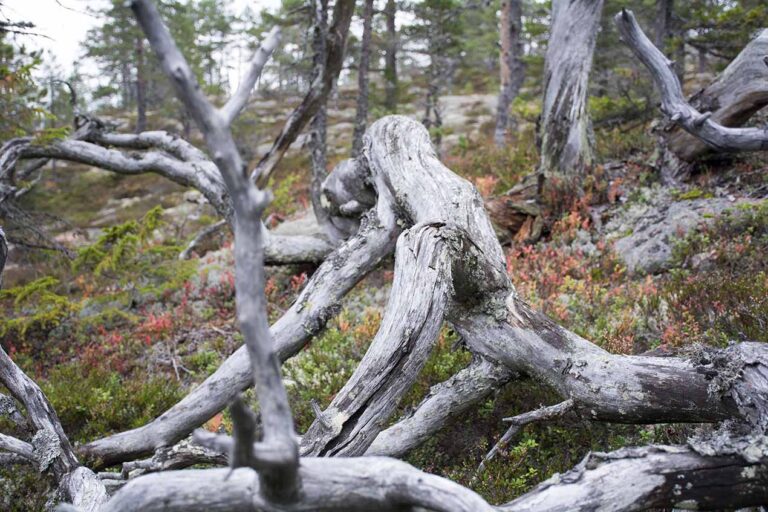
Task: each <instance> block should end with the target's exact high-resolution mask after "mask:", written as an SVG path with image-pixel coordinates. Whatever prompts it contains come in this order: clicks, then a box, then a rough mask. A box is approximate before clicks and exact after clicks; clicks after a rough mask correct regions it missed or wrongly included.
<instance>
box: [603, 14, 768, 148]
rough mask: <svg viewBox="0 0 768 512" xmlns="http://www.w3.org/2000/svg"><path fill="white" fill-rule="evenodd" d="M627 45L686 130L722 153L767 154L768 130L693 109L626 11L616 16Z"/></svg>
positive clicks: (667, 111)
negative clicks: (722, 121) (731, 122)
mask: <svg viewBox="0 0 768 512" xmlns="http://www.w3.org/2000/svg"><path fill="white" fill-rule="evenodd" d="M615 21H616V25H617V26H618V28H619V32H620V33H621V35H622V38H623V39H624V42H625V43H626V44H627V45H628V46H629V47H630V48H631V49H632V52H633V53H634V54H635V55H636V56H637V58H638V59H640V61H641V62H642V63H643V64H644V65H645V67H647V68H648V71H650V73H651V76H652V77H653V80H654V82H655V84H656V87H657V89H658V90H659V93H660V94H661V110H662V111H663V112H664V113H665V114H667V115H668V116H669V117H670V119H672V121H674V122H675V123H677V124H678V125H680V126H681V127H682V128H683V129H684V130H685V131H687V132H688V133H690V134H691V135H694V136H695V137H698V138H699V139H701V140H702V141H704V142H706V143H707V144H708V145H709V146H711V147H712V148H714V149H716V150H718V151H764V150H766V149H768V129H766V128H728V127H725V126H723V125H721V124H719V123H717V122H715V121H713V120H712V119H710V116H711V114H702V113H701V112H699V111H698V110H696V109H695V108H693V107H692V106H691V105H690V104H689V103H688V102H687V101H686V100H685V96H684V95H683V89H682V87H681V86H680V81H679V80H678V79H677V76H676V75H675V73H674V72H673V70H672V61H670V60H669V59H667V58H666V57H665V56H664V54H662V53H661V52H660V51H659V50H658V48H656V47H655V46H654V45H653V43H651V41H650V40H649V39H648V37H647V36H646V35H645V33H644V32H643V30H642V29H641V28H640V25H639V24H638V23H637V20H636V19H635V15H634V14H633V13H632V11H628V10H622V11H621V12H620V13H618V14H617V15H616V17H615Z"/></svg>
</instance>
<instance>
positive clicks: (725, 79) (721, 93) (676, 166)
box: [657, 29, 768, 182]
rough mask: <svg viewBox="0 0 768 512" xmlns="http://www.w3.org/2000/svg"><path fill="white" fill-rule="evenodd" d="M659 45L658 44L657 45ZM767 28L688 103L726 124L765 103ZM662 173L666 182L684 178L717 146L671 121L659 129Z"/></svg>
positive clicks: (735, 122)
mask: <svg viewBox="0 0 768 512" xmlns="http://www.w3.org/2000/svg"><path fill="white" fill-rule="evenodd" d="M657 46H658V45H657ZM766 55H768V29H763V30H762V31H760V32H759V33H758V34H757V36H756V37H755V38H754V39H753V40H752V41H751V42H750V43H749V44H748V45H747V46H746V47H745V48H744V49H743V50H742V51H741V53H739V55H738V56H737V57H736V58H735V59H734V60H733V61H732V62H731V63H730V64H729V65H728V67H727V68H726V69H725V70H724V71H723V72H722V73H720V75H719V76H718V77H717V79H716V80H715V81H714V82H712V83H711V84H710V85H709V86H707V87H706V88H704V89H702V90H700V91H698V92H697V93H696V94H694V95H693V96H692V97H691V98H689V100H688V103H690V105H691V106H692V107H693V108H695V109H696V110H697V111H699V112H701V113H702V114H709V115H710V116H711V117H710V119H711V120H712V121H713V122H715V123H718V124H720V125H722V126H725V127H730V128H735V127H739V126H742V125H744V124H745V123H746V122H747V121H748V120H749V119H750V118H751V117H752V115H753V114H755V113H756V112H757V111H759V110H760V109H762V108H763V107H765V106H766V105H768V85H766V84H768V64H767V63H766V61H765V56H766ZM662 137H663V140H662V151H663V160H662V165H661V167H662V177H663V178H664V179H665V181H668V182H678V181H681V180H684V179H686V178H687V177H688V175H689V174H690V171H691V168H692V166H693V164H695V162H697V161H698V160H699V159H701V158H702V157H705V156H706V155H708V154H711V153H713V152H716V151H719V150H720V149H719V148H717V147H715V146H712V145H710V144H708V143H707V142H706V141H704V140H702V139H701V138H699V137H697V136H696V135H695V134H691V133H689V132H688V131H687V130H686V129H685V128H684V127H683V126H681V125H680V124H678V123H672V125H671V126H670V127H667V128H666V129H665V131H664V132H663V133H662Z"/></svg>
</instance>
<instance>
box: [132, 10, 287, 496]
mask: <svg viewBox="0 0 768 512" xmlns="http://www.w3.org/2000/svg"><path fill="white" fill-rule="evenodd" d="M131 9H132V10H133V12H134V14H135V16H136V19H137V20H138V22H139V25H140V26H141V28H142V30H143V31H144V33H145V35H146V36H147V39H149V43H150V45H151V46H152V48H153V50H154V51H155V53H156V54H157V56H158V58H159V60H160V65H161V67H162V68H163V71H164V72H165V74H166V75H168V77H169V78H171V82H172V83H173V85H174V88H175V89H176V93H177V95H178V96H179V98H180V99H181V101H182V103H184V106H185V107H186V109H187V110H188V111H189V112H190V114H191V116H192V118H193V119H194V120H195V122H196V124H197V125H198V127H199V128H200V130H201V131H202V133H203V136H204V137H205V141H206V144H207V146H208V149H209V151H210V152H211V153H212V154H213V160H214V162H216V166H217V167H218V169H219V171H220V172H221V176H222V178H223V179H224V183H225V185H226V187H227V191H228V192H229V195H230V197H231V199H232V204H233V207H234V231H235V250H234V252H235V282H236V285H235V296H236V302H237V317H238V323H239V324H240V329H241V331H242V333H243V337H244V339H245V346H246V348H247V352H248V356H249V359H250V362H251V372H252V375H253V378H254V384H255V388H256V394H257V396H258V398H259V406H260V409H261V418H262V426H263V442H264V443H266V444H268V445H272V446H275V447H279V448H280V449H281V450H284V451H285V460H284V462H283V463H282V464H279V465H275V466H273V467H270V468H264V470H263V471H261V472H259V478H260V482H261V485H262V487H263V493H264V495H265V497H266V498H267V499H269V500H274V501H277V502H289V501H293V500H294V499H295V498H296V496H297V495H298V492H299V489H300V486H301V484H300V482H299V480H298V474H297V467H298V446H297V443H296V435H295V432H294V427H293V418H292V417H291V411H290V407H289V405H288V396H287V394H286V391H285V388H284V387H283V383H282V378H281V376H280V368H279V364H278V360H277V357H276V354H275V351H274V347H273V343H272V338H271V333H270V331H269V324H268V323H267V313H266V299H265V297H264V284H265V281H266V279H265V276H264V248H263V244H262V225H261V214H262V212H263V211H264V208H265V207H266V206H267V204H268V202H269V199H270V197H269V194H267V193H265V192H264V191H262V190H259V189H258V188H257V187H256V186H255V185H254V184H253V183H252V182H251V180H250V179H249V178H248V176H247V173H246V172H245V165H244V162H243V161H242V159H241V156H240V153H239V151H238V150H237V146H236V145H235V141H234V139H233V137H232V133H231V131H230V129H229V124H230V123H231V122H232V119H233V118H234V116H235V115H236V113H237V112H239V110H240V108H239V107H240V106H241V105H240V103H241V102H243V100H242V96H243V95H244V93H243V92H242V91H238V93H237V96H236V97H235V99H234V100H233V102H231V103H227V105H225V110H224V112H219V111H216V110H215V109H214V107H213V105H211V103H210V102H209V101H208V100H207V99H206V98H205V96H204V95H203V93H202V91H201V89H200V86H199V85H198V83H197V81H196V79H195V77H194V74H193V73H192V70H191V69H190V68H189V65H188V64H187V62H186V60H185V59H184V56H183V55H182V54H181V52H180V51H179V49H178V48H177V47H176V44H175V42H174V41H173V38H172V37H171V35H170V33H169V32H168V29H167V27H166V26H165V25H164V24H163V22H162V20H161V18H160V15H159V13H158V12H157V9H156V8H155V6H154V5H153V4H152V3H151V2H150V1H149V0H134V1H132V2H131ZM277 38H278V34H277V33H274V34H273V37H272V39H273V40H274V42H273V43H272V46H271V49H272V50H273V49H274V47H275V46H276V42H277ZM264 50H265V51H271V50H270V47H269V46H267V47H265V48H264ZM267 56H268V55H266V56H264V59H265V58H266V57H267ZM250 74H251V75H252V76H250V77H249V80H250V79H251V78H252V79H253V81H254V82H255V78H256V77H255V75H256V72H255V71H254V68H253V67H252V69H251V72H250ZM246 85H248V84H246ZM250 89H251V87H248V90H250ZM248 447H249V448H250V443H249V444H248Z"/></svg>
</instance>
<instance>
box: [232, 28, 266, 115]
mask: <svg viewBox="0 0 768 512" xmlns="http://www.w3.org/2000/svg"><path fill="white" fill-rule="evenodd" d="M279 42H280V29H279V28H278V27H274V28H273V29H272V30H271V31H270V32H269V34H267V37H266V38H265V39H264V41H263V42H262V43H261V46H259V48H258V49H257V50H256V52H254V54H253V58H252V59H251V63H250V66H249V67H248V71H246V73H245V76H244V77H243V79H242V80H241V82H240V85H239V86H238V87H237V90H236V91H235V93H234V94H233V95H232V97H231V98H230V99H229V101H227V103H226V104H225V105H224V106H223V107H221V115H222V117H223V118H224V123H225V124H232V122H233V121H234V120H235V119H236V118H237V116H238V115H240V112H241V111H242V110H243V108H244V107H245V105H246V103H248V98H250V96H251V91H252V90H253V87H254V86H255V85H256V81H257V80H258V79H259V77H260V76H261V70H262V69H264V65H265V64H266V63H267V61H268V60H269V57H270V56H271V55H272V53H273V52H274V51H275V49H276V48H277V44H278V43H279Z"/></svg>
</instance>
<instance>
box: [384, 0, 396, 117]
mask: <svg viewBox="0 0 768 512" xmlns="http://www.w3.org/2000/svg"><path fill="white" fill-rule="evenodd" d="M384 16H385V17H386V24H387V34H386V48H385V53H384V108H385V109H387V112H389V113H391V114H394V113H396V112H397V96H398V87H399V84H398V77H397V50H398V46H399V43H398V37H397V25H396V23H395V21H396V16H397V3H396V1H395V0H387V4H386V6H385V7H384Z"/></svg>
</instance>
